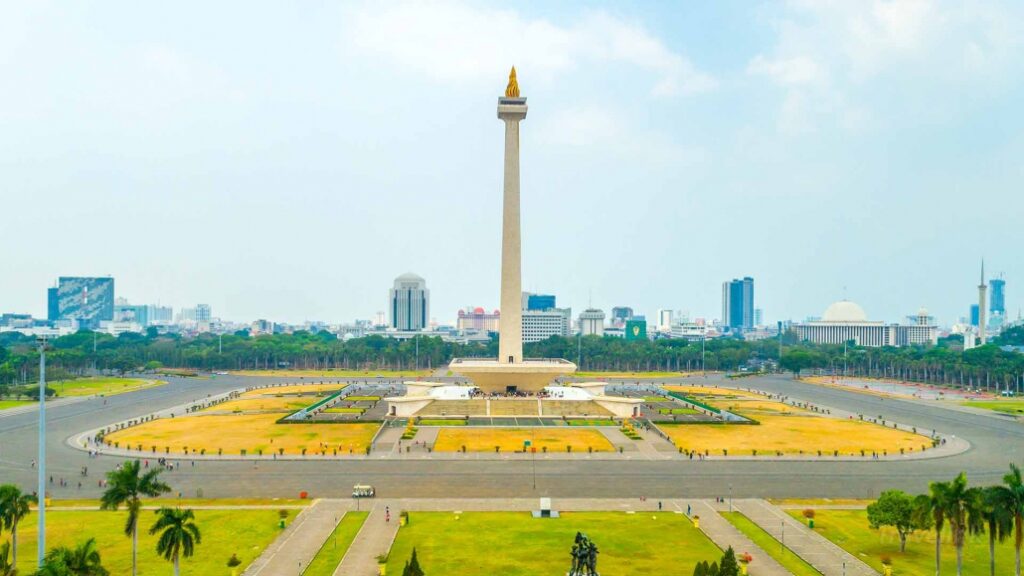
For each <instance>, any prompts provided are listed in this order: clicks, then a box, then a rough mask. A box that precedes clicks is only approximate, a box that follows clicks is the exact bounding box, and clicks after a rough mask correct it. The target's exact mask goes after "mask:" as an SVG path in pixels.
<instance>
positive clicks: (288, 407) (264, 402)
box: [204, 394, 319, 413]
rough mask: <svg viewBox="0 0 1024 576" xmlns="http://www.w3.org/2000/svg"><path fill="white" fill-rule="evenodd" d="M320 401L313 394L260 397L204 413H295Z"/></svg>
mask: <svg viewBox="0 0 1024 576" xmlns="http://www.w3.org/2000/svg"><path fill="white" fill-rule="evenodd" d="M317 400H319V398H317V397H316V396H313V395H312V394H310V395H308V396H281V397H277V396H259V397H253V398H241V399H238V400H229V401H228V402H223V403H221V404H217V405H215V406H210V407H209V408H206V409H204V412H234V411H236V410H239V411H242V412H283V413H289V412H295V411H296V410H298V409H300V408H305V407H306V406H309V405H310V404H313V403H314V402H316V401H317Z"/></svg>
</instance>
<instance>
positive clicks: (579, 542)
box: [568, 532, 598, 576]
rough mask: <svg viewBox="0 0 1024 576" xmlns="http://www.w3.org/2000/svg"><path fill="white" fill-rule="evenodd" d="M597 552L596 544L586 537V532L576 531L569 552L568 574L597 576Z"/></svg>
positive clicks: (573, 575) (571, 575) (570, 575)
mask: <svg viewBox="0 0 1024 576" xmlns="http://www.w3.org/2000/svg"><path fill="white" fill-rule="evenodd" d="M597 554H598V550H597V545H596V544H594V543H593V542H592V541H591V540H590V539H589V538H587V535H586V534H583V533H582V532H577V533H576V540H575V542H574V543H573V545H572V551H571V552H570V555H571V556H572V568H570V570H569V574H568V576H598V573H597Z"/></svg>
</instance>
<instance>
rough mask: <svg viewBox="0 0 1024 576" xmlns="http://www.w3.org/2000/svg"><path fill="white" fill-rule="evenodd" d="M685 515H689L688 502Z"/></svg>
mask: <svg viewBox="0 0 1024 576" xmlns="http://www.w3.org/2000/svg"><path fill="white" fill-rule="evenodd" d="M686 515H687V516H689V515H690V505H689V504H687V505H686Z"/></svg>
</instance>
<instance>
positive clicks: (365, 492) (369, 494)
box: [352, 484, 376, 498]
mask: <svg viewBox="0 0 1024 576" xmlns="http://www.w3.org/2000/svg"><path fill="white" fill-rule="evenodd" d="M375 494H376V491H375V490H374V489H373V486H370V485H369V484H356V485H355V486H353V487H352V497H353V498H373V496H374V495H375Z"/></svg>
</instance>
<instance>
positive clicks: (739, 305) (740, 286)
mask: <svg viewBox="0 0 1024 576" xmlns="http://www.w3.org/2000/svg"><path fill="white" fill-rule="evenodd" d="M722 324H723V325H724V326H727V327H728V328H729V329H730V330H732V331H736V332H742V331H744V330H751V329H752V328H753V327H754V279H753V278H751V277H750V276H746V277H744V278H743V279H735V278H734V279H733V280H727V281H725V282H723V283H722Z"/></svg>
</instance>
